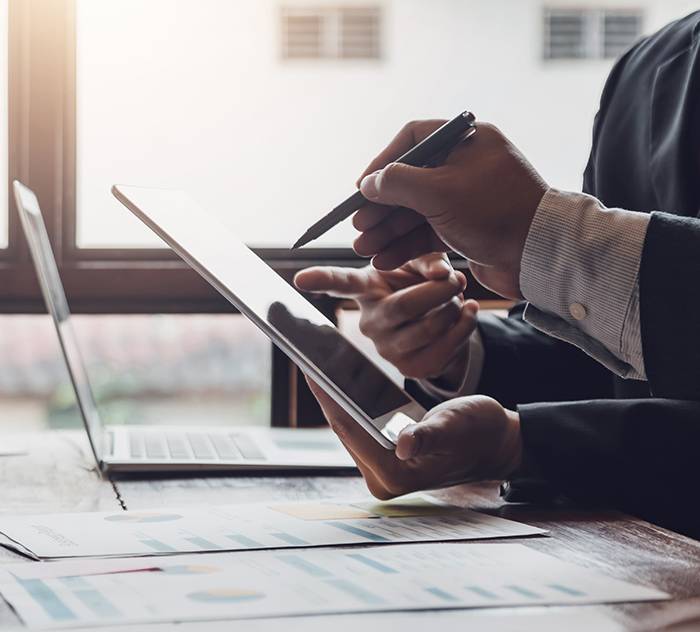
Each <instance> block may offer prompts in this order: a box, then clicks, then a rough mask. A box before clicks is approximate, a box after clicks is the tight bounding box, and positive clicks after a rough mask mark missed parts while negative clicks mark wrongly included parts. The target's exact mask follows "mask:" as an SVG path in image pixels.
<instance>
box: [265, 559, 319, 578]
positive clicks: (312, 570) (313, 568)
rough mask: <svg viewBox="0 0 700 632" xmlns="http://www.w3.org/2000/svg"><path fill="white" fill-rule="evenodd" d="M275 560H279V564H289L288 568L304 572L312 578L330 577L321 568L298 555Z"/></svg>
mask: <svg viewBox="0 0 700 632" xmlns="http://www.w3.org/2000/svg"><path fill="white" fill-rule="evenodd" d="M277 559H278V560H280V562H284V563H285V564H289V566H293V567H294V568H297V569H299V570H301V571H304V572H305V573H307V574H308V575H311V576H312V577H328V576H329V575H330V573H329V572H328V571H327V570H326V569H325V568H321V567H320V566H317V565H316V564H312V563H311V562H307V561H306V560H305V559H303V558H301V557H299V556H298V555H280V556H279V557H278V558H277Z"/></svg>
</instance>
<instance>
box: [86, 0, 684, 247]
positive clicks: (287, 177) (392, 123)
mask: <svg viewBox="0 0 700 632" xmlns="http://www.w3.org/2000/svg"><path fill="white" fill-rule="evenodd" d="M692 4H693V3H691V2H685V1H683V2H681V1H680V0H636V1H632V0H618V1H616V2H615V3H614V4H611V5H610V7H609V8H610V10H611V11H613V10H614V11H619V13H614V12H613V13H610V16H618V17H613V18H611V19H610V20H606V19H604V16H603V19H599V20H598V22H597V24H599V25H600V29H598V30H597V31H595V32H594V33H593V34H592V35H591V33H589V32H588V31H586V30H585V29H586V28H588V27H586V26H585V25H583V24H582V23H580V22H576V21H575V20H574V22H571V23H569V22H566V24H562V28H563V26H566V29H567V33H568V32H569V31H570V33H571V36H572V37H573V38H574V40H575V41H573V43H571V45H570V50H571V52H572V54H571V56H573V57H580V56H581V55H583V52H582V51H583V50H584V48H582V47H584V46H585V42H584V40H585V38H586V37H588V38H589V39H590V38H593V39H594V40H595V42H596V46H597V48H596V50H598V51H602V52H601V53H600V54H599V55H597V57H599V58H597V59H589V60H586V61H585V63H582V62H581V60H580V59H566V60H560V61H558V62H557V63H548V62H547V61H546V60H544V59H543V54H542V51H543V42H544V37H545V33H544V29H545V20H544V19H543V11H546V10H560V9H561V10H563V9H577V10H584V9H589V8H594V9H597V10H601V9H605V8H606V3H602V4H601V2H600V0H575V1H574V0H571V1H569V0H561V1H559V2H552V3H549V4H547V5H543V4H542V3H541V2H538V1H535V0H498V1H493V0H462V1H460V2H455V1H454V0H430V2H426V1H425V0H374V1H373V0H363V1H362V2H355V1H353V0H349V1H344V2H332V1H329V0H314V1H313V2H310V3H308V4H307V3H305V2H303V0H287V1H285V0H149V1H148V2H143V0H77V206H78V222H77V230H78V234H77V238H78V243H79V245H81V246H103V247H109V246H144V245H153V244H155V243H157V242H156V240H155V238H153V237H152V236H151V235H150V233H149V232H148V231H147V230H146V229H145V228H144V227H142V226H141V225H140V224H139V223H138V221H137V220H136V219H134V218H132V217H131V216H130V215H129V214H128V212H127V211H126V210H124V209H123V208H122V207H121V206H120V205H119V204H118V203H117V202H116V201H114V200H112V199H111V196H110V194H109V189H110V186H111V185H112V184H113V183H115V182H120V183H132V184H143V185H154V186H166V187H173V186H174V187H180V188H185V189H187V190H189V191H190V192H191V194H192V195H193V196H194V197H195V198H197V199H198V200H199V201H200V202H201V203H202V204H203V205H204V206H206V207H208V208H209V209H211V210H213V211H214V212H216V213H218V214H220V215H221V216H222V217H223V218H224V219H225V221H227V222H229V223H230V225H231V226H232V227H233V228H234V230H235V231H236V234H238V235H240V236H241V237H242V238H243V239H245V240H246V241H247V242H249V243H250V244H253V245H257V246H272V247H274V246H277V247H288V246H289V245H290V244H291V243H293V242H294V241H295V240H296V238H297V237H298V236H299V235H300V234H301V233H302V232H303V231H304V230H305V229H306V228H307V227H308V226H309V225H310V224H311V223H313V222H314V221H315V220H316V219H318V218H319V217H320V216H321V215H322V214H324V213H326V212H327V211H329V210H330V209H331V208H332V207H333V206H335V205H336V204H338V203H339V202H340V201H342V200H343V199H344V198H345V197H346V196H347V195H349V194H350V193H351V192H352V191H353V188H354V181H355V178H356V177H357V176H358V175H359V174H360V173H361V171H362V170H363V168H364V167H365V165H366V164H367V163H368V161H369V160H370V159H371V158H372V157H373V156H374V155H375V154H376V152H377V151H379V150H380V149H381V148H382V147H383V146H384V145H385V144H386V143H387V142H388V141H389V139H390V138H391V137H392V136H393V134H394V133H395V132H396V131H397V130H398V129H399V128H400V127H401V125H402V124H403V123H405V122H406V121H408V120H411V119H415V118H426V117H431V118H433V117H445V118H448V117H451V116H454V115H455V114H457V113H458V112H459V111H460V110H463V109H465V108H468V109H472V110H473V111H474V112H475V113H476V114H477V116H478V117H479V118H481V119H483V120H491V121H493V122H495V123H497V124H498V125H499V126H500V127H501V128H502V129H503V130H504V131H505V132H506V133H507V134H508V135H509V136H510V137H511V138H512V139H513V140H514V142H515V143H516V144H517V145H518V146H520V147H521V149H522V150H523V151H524V152H525V154H526V155H527V156H528V157H529V158H530V160H531V161H532V162H533V163H534V165H535V166H536V167H537V168H538V169H539V170H540V171H541V172H542V174H543V175H544V176H545V178H546V179H547V180H548V181H549V182H550V183H551V184H553V185H556V186H557V187H560V188H564V189H574V190H576V189H580V186H581V180H582V172H583V168H584V166H585V164H586V161H587V157H588V152H589V147H590V138H591V127H592V122H593V116H594V113H595V111H596V109H597V105H598V102H599V98H600V92H601V89H602V86H603V82H604V80H605V78H606V76H607V74H608V72H609V71H610V68H611V66H612V64H613V61H614V60H613V59H606V57H607V56H608V55H613V54H618V53H619V52H620V51H621V50H622V48H623V47H624V46H623V44H624V45H626V44H627V43H628V39H629V38H628V36H629V34H630V33H631V32H632V30H634V29H637V27H638V26H639V24H638V22H637V21H636V19H637V18H634V19H633V20H629V19H627V18H625V19H624V20H623V19H621V18H620V17H619V16H620V15H634V16H637V15H638V16H642V17H640V18H639V19H640V20H641V22H642V23H641V29H642V32H650V31H652V30H654V29H656V28H658V27H659V26H660V25H662V24H664V23H666V22H668V21H670V20H671V19H674V18H677V17H679V16H681V15H683V13H685V12H686V11H689V10H691V9H692V8H693V7H692ZM630 12H631V13H630ZM598 15H599V17H600V15H602V14H600V13H599V14H598ZM587 33H588V35H587ZM635 34H636V31H635ZM290 38H291V39H290ZM620 38H623V39H624V42H623V43H621V42H622V39H620ZM589 45H590V44H589ZM567 46H569V45H568V44H567ZM567 50H569V48H567ZM353 235H354V231H353V229H352V227H351V225H350V223H349V222H345V223H344V224H343V225H342V226H340V227H337V228H336V229H335V230H334V231H333V232H332V233H330V234H329V235H327V236H326V237H325V238H324V240H322V241H320V242H316V244H315V245H330V246H348V245H349V244H350V241H351V239H352V237H353Z"/></svg>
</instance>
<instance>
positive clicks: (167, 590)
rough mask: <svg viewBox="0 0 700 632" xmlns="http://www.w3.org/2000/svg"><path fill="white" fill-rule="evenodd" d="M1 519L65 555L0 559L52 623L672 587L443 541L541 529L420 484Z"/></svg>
mask: <svg viewBox="0 0 700 632" xmlns="http://www.w3.org/2000/svg"><path fill="white" fill-rule="evenodd" d="M0 533H1V535H0V543H2V544H4V545H5V546H8V547H11V548H12V549H14V550H16V551H20V552H22V553H24V554H26V555H29V556H31V557H33V558H35V559H42V560H61V558H64V559H62V560H61V561H54V562H51V563H47V564H20V563H15V564H10V565H6V566H4V567H0V594H2V596H3V597H4V598H5V600H6V601H8V602H9V603H10V605H11V606H12V607H13V608H14V609H15V611H16V612H17V613H18V615H19V616H20V617H21V618H22V620H23V621H24V622H25V623H26V624H27V625H30V626H33V627H38V628H47V629H51V628H61V627H75V626H78V627H79V626H84V627H95V626H99V625H110V624H125V623H153V622H176V621H203V620H217V619H246V618H264V617H280V616H291V615H295V616H297V615H318V614H330V613H358V612H377V611H389V610H393V611H397V610H406V611H408V610H421V609H454V608H474V607H495V606H520V605H530V606H534V605H552V604H589V603H596V602H618V601H646V600H655V599H664V598H666V597H667V595H665V594H664V593H662V592H660V591H658V590H653V589H650V588H644V587H640V586H635V585H632V584H629V583H627V582H623V581H619V580H615V579H610V578H608V577H605V576H604V575H601V574H599V573H595V572H592V571H588V570H584V569H581V568H578V567H576V566H574V565H571V564H567V563H564V562H561V561H559V560H556V559H555V558H552V557H550V556H548V555H544V554H542V553H539V552H537V551H534V550H531V549H529V548H527V547H524V546H522V545H519V544H492V543H488V544H487V543H480V544H474V543H472V544H438V542H441V541H455V540H471V539H486V538H503V537H515V536H532V535H541V534H544V533H545V532H544V531H543V530H542V529H538V528H535V527H530V526H528V525H524V524H521V523H518V522H513V521H510V520H505V519H503V518H498V517H495V516H490V515H486V514H482V513H478V512H474V511H470V510H467V509H463V508H460V507H455V506H453V505H449V504H446V503H443V502H440V501H438V500H436V499H433V498H431V497H428V496H421V495H418V496H410V497H406V498H403V499H398V500H394V501H390V502H388V503H377V502H376V501H374V500H367V499H362V500H356V501H342V502H341V501H320V502H296V503H268V504H249V505H230V506H221V507H187V508H173V509H154V510H150V511H148V510H144V511H126V512H117V513H115V512H105V513H80V514H58V515H45V516H3V517H0ZM402 542H414V543H415V542H432V544H409V545H406V544H396V543H402ZM348 544H354V545H364V546H355V547H351V548H344V549H337V548H336V549H332V548H329V549H318V548H317V549H311V548H307V547H318V546H324V545H326V546H328V545H348ZM378 544H395V545H394V546H371V547H370V546H368V545H378ZM254 549H268V550H254ZM210 551H218V552H216V553H208V552H210ZM230 551H241V552H238V553H231V552H230ZM192 552H197V554H196V555H192V554H191V553H192ZM136 556H146V557H136ZM65 558H76V559H73V560H70V561H69V560H67V559H65ZM78 558H80V559H78ZM87 558H91V559H87ZM96 558H97V559H96Z"/></svg>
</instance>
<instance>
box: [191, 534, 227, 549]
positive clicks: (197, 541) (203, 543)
mask: <svg viewBox="0 0 700 632" xmlns="http://www.w3.org/2000/svg"><path fill="white" fill-rule="evenodd" d="M185 540H187V541H188V542H191V543H192V544H194V545H195V546H198V547H199V548H200V549H220V548H221V547H220V546H219V545H218V544H215V543H214V542H211V541H210V540H205V539H204V538H198V537H197V536H193V537H191V538H185Z"/></svg>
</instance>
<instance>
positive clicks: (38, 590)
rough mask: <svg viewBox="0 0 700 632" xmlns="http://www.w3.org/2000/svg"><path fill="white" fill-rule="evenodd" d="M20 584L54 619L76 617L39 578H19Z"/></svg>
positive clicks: (66, 619)
mask: <svg viewBox="0 0 700 632" xmlns="http://www.w3.org/2000/svg"><path fill="white" fill-rule="evenodd" d="M17 583H18V584H19V585H20V586H22V587H23V588H24V589H25V590H26V591H27V592H28V593H29V594H30V595H31V596H32V598H33V599H34V601H36V602H37V603H38V604H39V605H40V606H41V607H42V608H43V609H44V612H46V614H48V615H49V616H50V617H51V618H52V619H53V620H54V621H72V620H74V619H76V616H75V614H74V613H73V611H72V610H71V609H70V608H68V606H66V604H64V603H63V601H61V598H60V597H59V596H58V595H57V594H56V593H55V592H54V591H53V590H51V588H49V587H48V586H47V585H46V584H45V583H44V582H42V581H41V580H40V579H19V578H17Z"/></svg>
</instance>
